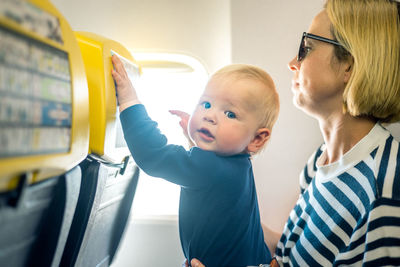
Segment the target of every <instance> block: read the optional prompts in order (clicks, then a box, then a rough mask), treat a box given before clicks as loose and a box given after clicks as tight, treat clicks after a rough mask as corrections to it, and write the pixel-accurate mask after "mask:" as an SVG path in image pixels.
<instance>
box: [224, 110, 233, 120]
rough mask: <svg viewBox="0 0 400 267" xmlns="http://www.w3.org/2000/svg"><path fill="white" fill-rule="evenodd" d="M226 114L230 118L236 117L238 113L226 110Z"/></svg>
mask: <svg viewBox="0 0 400 267" xmlns="http://www.w3.org/2000/svg"><path fill="white" fill-rule="evenodd" d="M225 115H226V116H227V117H228V118H230V119H234V118H236V114H235V113H233V112H232V111H225Z"/></svg>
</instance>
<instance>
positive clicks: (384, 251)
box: [191, 0, 400, 267]
mask: <svg viewBox="0 0 400 267" xmlns="http://www.w3.org/2000/svg"><path fill="white" fill-rule="evenodd" d="M399 5H400V4H399V3H397V2H396V1H391V0H351V1H349V0H327V2H326V5H325V9H324V10H322V11H321V12H320V13H319V14H317V16H316V17H315V18H314V20H313V21H312V23H311V25H310V28H309V30H308V33H304V34H303V37H302V40H301V45H300V49H299V53H298V56H297V57H296V58H294V59H293V60H292V61H290V63H289V68H290V70H291V71H292V72H293V74H294V75H293V80H292V91H293V94H294V97H293V101H294V103H295V105H296V106H297V107H298V108H299V109H301V110H303V111H304V112H306V113H307V114H309V115H310V116H312V117H314V118H316V119H317V120H318V122H319V125H320V129H321V133H322V135H323V138H324V144H323V145H322V146H321V147H320V148H318V149H317V151H316V152H315V153H314V154H313V155H312V156H311V158H310V160H309V162H308V163H307V165H306V167H305V169H304V171H303V172H302V174H301V177H300V178H301V179H300V187H301V195H300V197H299V200H298V201H297V203H296V206H295V207H294V209H293V210H292V212H291V213H290V216H289V219H288V221H287V223H286V225H285V228H284V231H283V234H282V236H281V237H280V240H279V242H278V239H279V237H278V236H279V235H278V234H276V233H273V232H272V231H271V230H270V229H269V228H268V227H265V228H264V235H265V241H266V243H267V244H268V246H269V247H270V249H271V248H275V247H276V250H275V251H276V259H277V261H278V262H279V264H280V265H295V266H307V265H311V266H320V265H322V266H332V265H345V266H347V265H357V266H358V265H363V264H365V265H366V266H368V265H369V266H377V265H379V266H382V265H400V149H399V143H398V142H397V141H395V140H394V139H393V137H392V136H391V135H390V133H389V132H388V131H387V130H386V129H385V128H384V127H382V125H381V123H384V122H395V121H399V120H400V25H399V16H400V15H399V9H400V7H399ZM191 263H192V266H196V267H197V266H203V265H202V264H201V263H200V262H199V261H197V260H195V259H194V260H192V262H191Z"/></svg>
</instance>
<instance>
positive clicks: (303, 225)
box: [276, 124, 400, 266]
mask: <svg viewBox="0 0 400 267" xmlns="http://www.w3.org/2000/svg"><path fill="white" fill-rule="evenodd" d="M324 158H325V147H324V146H321V147H320V148H319V149H318V150H317V151H316V152H315V153H314V154H313V155H312V156H311V158H310V160H309V161H308V163H307V165H306V166H305V168H304V171H303V172H302V173H301V175H300V188H301V194H300V197H299V199H298V201H297V203H296V205H295V207H294V209H293V210H292V212H291V213H290V216H289V219H288V221H287V223H286V225H285V228H284V231H283V234H282V237H281V239H280V241H279V243H278V246H277V249H276V256H277V259H278V261H279V262H281V263H283V265H284V266H349V265H356V266H361V265H364V266H387V265H390V266H393V265H394V266H400V149H399V142H398V141H396V140H395V139H393V136H392V135H391V134H390V133H389V132H388V131H387V130H386V129H385V128H383V127H382V126H381V125H380V124H376V125H375V126H374V128H373V129H372V130H371V131H370V132H369V133H368V135H367V136H365V137H364V138H363V139H362V140H360V141H359V142H358V143H357V144H356V145H355V146H354V147H353V148H352V149H351V150H350V151H348V152H347V153H346V154H345V155H344V156H343V157H342V158H341V159H340V160H339V161H337V162H335V163H332V164H329V165H324V166H322V164H319V162H323V161H324Z"/></svg>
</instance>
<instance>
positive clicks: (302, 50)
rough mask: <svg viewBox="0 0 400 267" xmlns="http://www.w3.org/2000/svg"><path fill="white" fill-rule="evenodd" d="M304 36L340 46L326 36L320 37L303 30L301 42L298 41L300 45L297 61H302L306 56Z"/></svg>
mask: <svg viewBox="0 0 400 267" xmlns="http://www.w3.org/2000/svg"><path fill="white" fill-rule="evenodd" d="M306 38H310V39H314V40H318V41H321V42H325V43H329V44H333V45H338V46H342V45H341V44H339V43H338V42H337V41H335V40H332V39H328V38H325V37H322V36H319V35H315V34H311V33H307V32H303V36H302V37H301V42H300V47H299V53H298V54H297V61H298V62H300V61H302V60H303V59H304V58H305V57H306V56H307V53H308V50H307V48H306V40H305V39H306Z"/></svg>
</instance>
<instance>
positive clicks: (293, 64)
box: [288, 57, 300, 71]
mask: <svg viewBox="0 0 400 267" xmlns="http://www.w3.org/2000/svg"><path fill="white" fill-rule="evenodd" d="M288 68H289V70H291V71H298V70H299V69H300V62H298V61H297V57H294V58H292V60H291V61H289V63H288Z"/></svg>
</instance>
